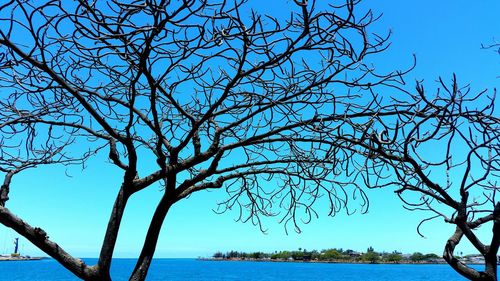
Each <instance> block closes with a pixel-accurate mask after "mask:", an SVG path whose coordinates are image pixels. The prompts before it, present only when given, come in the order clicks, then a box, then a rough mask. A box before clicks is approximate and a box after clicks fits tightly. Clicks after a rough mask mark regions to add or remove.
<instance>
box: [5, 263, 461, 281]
mask: <svg viewBox="0 0 500 281" xmlns="http://www.w3.org/2000/svg"><path fill="white" fill-rule="evenodd" d="M86 261H87V262H88V263H90V264H93V263H95V260H93V259H87V260H86ZM134 262H135V261H134V260H133V259H117V260H114V261H113V268H112V275H113V277H114V278H113V280H127V277H128V274H129V272H130V271H131V269H132V268H133V267H134ZM0 280H16V281H28V280H51V281H58V280H76V278H74V277H73V276H72V275H71V274H69V273H68V272H67V271H66V270H65V269H64V268H63V267H61V266H60V265H59V264H58V263H57V262H55V261H54V260H42V261H25V262H0ZM147 280H207V281H208V280H255V281H257V280H258V281H266V280H297V281H305V280H307V281H312V280H317V281H320V280H321V281H322V280H349V281H358V280H359V281H367V280H373V281H383V280H404V281H417V280H426V281H434V280H436V281H437V280H446V281H455V280H457V281H458V280H464V279H463V278H462V277H460V276H459V275H458V274H457V273H455V272H454V271H453V270H452V269H451V268H449V267H448V266H447V265H403V264H399V265H398V264H396V265H386V264H374V265H370V264H322V263H293V262H286V263H278V262H230V261H197V260H194V259H156V260H154V261H153V264H152V266H151V269H150V271H149V274H148V279H147Z"/></svg>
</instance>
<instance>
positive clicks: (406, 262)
mask: <svg viewBox="0 0 500 281" xmlns="http://www.w3.org/2000/svg"><path fill="white" fill-rule="evenodd" d="M196 260H199V261H234V262H238V261H253V262H297V263H336V264H375V265H376V264H412V265H419V264H422V265H426V264H427V265H428V264H448V263H447V262H446V261H445V260H442V261H421V262H413V261H400V262H384V261H380V262H369V261H362V260H357V261H353V260H284V259H252V258H245V259H241V258H230V259H222V258H197V259H196ZM467 264H478V265H481V264H484V263H481V262H467Z"/></svg>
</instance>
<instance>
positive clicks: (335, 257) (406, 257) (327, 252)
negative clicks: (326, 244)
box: [212, 247, 442, 263]
mask: <svg viewBox="0 0 500 281" xmlns="http://www.w3.org/2000/svg"><path fill="white" fill-rule="evenodd" d="M212 258H214V259H228V260H231V259H251V260H291V261H310V260H312V261H337V262H364V263H378V262H384V263H400V262H404V263H423V262H439V261H441V260H442V258H441V257H440V256H438V255H436V254H434V253H427V254H423V253H420V252H415V253H413V254H403V253H401V252H398V251H394V252H391V253H388V252H377V251H375V250H374V249H373V248H372V247H369V248H368V249H367V251H366V252H364V253H362V252H356V251H354V250H351V249H347V250H343V249H342V248H331V249H324V250H321V251H318V250H312V251H308V250H306V249H302V248H299V249H298V250H297V251H275V252H274V253H265V252H250V253H246V252H238V251H229V252H226V253H224V252H221V251H218V252H216V253H215V254H213V256H212Z"/></svg>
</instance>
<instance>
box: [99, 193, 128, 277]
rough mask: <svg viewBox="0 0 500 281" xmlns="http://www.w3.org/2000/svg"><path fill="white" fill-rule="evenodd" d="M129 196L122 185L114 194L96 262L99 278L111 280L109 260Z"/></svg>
mask: <svg viewBox="0 0 500 281" xmlns="http://www.w3.org/2000/svg"><path fill="white" fill-rule="evenodd" d="M129 197H130V194H128V193H127V192H126V191H125V188H124V185H122V187H121V188H120V191H119V192H118V195H117V196H116V199H115V204H114V205H113V211H112V212H111V216H110V218H109V221H108V227H107V229H106V234H105V236H104V241H103V243H102V247H101V253H100V255H99V261H98V263H97V269H98V271H99V276H100V278H104V279H101V280H111V277H110V275H109V269H110V267H111V260H112V257H113V251H114V249H115V246H116V239H117V238H118V231H119V230H120V224H121V220H122V218H123V213H124V211H125V206H126V205H127V201H128V198H129Z"/></svg>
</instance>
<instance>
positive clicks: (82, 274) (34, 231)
mask: <svg viewBox="0 0 500 281" xmlns="http://www.w3.org/2000/svg"><path fill="white" fill-rule="evenodd" d="M0 223H2V224H3V225H5V226H7V227H10V228H12V229H14V230H15V231H16V232H17V233H19V234H21V235H22V236H24V237H25V238H26V239H28V240H29V241H30V242H31V243H33V244H34V245H35V246H37V247H38V248H40V249H41V250H42V251H44V252H45V253H47V254H48V255H49V256H51V257H52V258H54V259H55V260H57V261H58V262H59V263H60V264H61V265H63V266H64V267H65V268H67V269H68V270H69V271H71V272H72V273H73V274H75V275H76V276H77V277H79V278H81V279H85V280H107V279H101V278H100V277H99V276H98V272H97V270H96V268H95V267H92V266H88V265H86V264H85V263H84V262H83V261H82V260H80V259H77V258H74V257H72V256H71V255H70V254H68V253H67V252H66V251H64V250H63V249H62V248H61V247H60V246H59V245H57V244H56V243H54V242H52V241H50V240H49V237H48V236H47V233H46V232H45V231H44V230H42V229H41V228H38V227H32V226H30V225H29V224H27V223H26V222H24V221H23V220H21V219H20V218H18V217H17V216H15V215H14V214H12V213H11V212H10V211H9V210H8V209H7V208H4V207H1V206H0Z"/></svg>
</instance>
